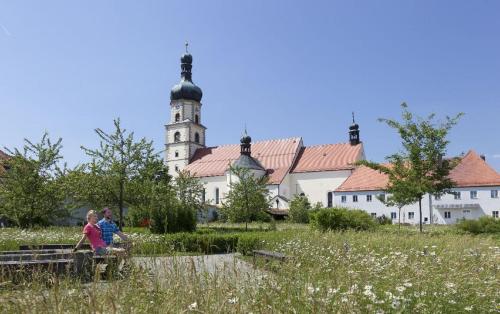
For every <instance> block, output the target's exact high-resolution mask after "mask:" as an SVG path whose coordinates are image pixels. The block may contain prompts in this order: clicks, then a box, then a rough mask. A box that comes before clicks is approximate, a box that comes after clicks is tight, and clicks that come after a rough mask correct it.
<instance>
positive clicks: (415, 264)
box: [0, 224, 500, 313]
mask: <svg viewBox="0 0 500 314" xmlns="http://www.w3.org/2000/svg"><path fill="white" fill-rule="evenodd" d="M242 227H243V228H244V225H231V226H229V225H224V224H213V225H211V226H209V227H205V226H200V228H199V232H200V234H204V233H206V234H213V233H215V234H220V233H225V234H228V233H229V234H231V229H233V230H235V231H234V234H238V235H239V234H242V233H243V232H242V231H241V228H242ZM266 228H267V225H260V226H259V224H252V225H251V230H252V231H250V232H247V233H245V235H252V234H253V235H255V236H256V237H257V238H258V240H257V242H258V244H259V247H261V248H265V249H268V250H273V251H278V252H283V253H285V254H286V255H288V256H291V257H292V259H290V261H289V262H287V263H284V264H279V263H275V264H274V267H271V269H270V270H268V271H264V272H263V275H260V276H257V277H256V278H246V279H245V280H235V278H237V277H238V276H239V274H237V273H235V274H232V275H231V276H222V275H221V274H211V275H208V274H200V273H194V272H191V273H182V272H178V271H172V270H170V271H166V272H165V277H164V278H154V277H153V278H152V277H150V276H145V275H144V273H143V272H141V271H139V270H137V271H136V272H133V273H132V275H131V276H130V277H129V278H126V279H123V280H119V281H115V282H111V283H107V284H101V283H93V284H86V285H84V284H81V283H78V282H75V281H72V280H61V281H54V282H53V284H50V285H47V284H46V283H38V282H31V283H27V284H26V285H21V286H16V287H13V286H12V285H9V284H8V283H1V284H0V312H94V311H95V312H141V313H146V312H148V313H149V312H152V313H165V312H168V313H179V312H193V313H195V312H204V313H219V312H225V313H249V312H253V313H281V312H286V313H290V312H292V313H293V312H297V313H336V312H341V313H350V312H355V313H356V312H370V313H377V312H379V313H382V312H385V313H393V312H407V313H414V312H416V313H467V312H470V313H487V312H498V311H499V310H500V289H499V287H500V279H499V278H500V276H499V271H500V239H499V237H498V236H484V235H483V236H472V235H467V234H459V233H457V232H455V231H454V229H453V228H450V227H429V226H427V228H426V232H425V233H424V234H419V233H418V232H417V230H418V229H416V228H414V227H403V229H402V230H401V231H398V228H397V226H383V227H381V228H380V229H379V230H377V231H374V232H353V231H348V232H327V233H319V232H316V231H311V230H310V229H308V228H307V226H303V225H293V224H278V231H265V230H266ZM126 231H127V230H126ZM79 232H80V230H79V229H75V228H50V229H48V230H43V231H41V230H40V231H20V230H17V229H0V247H1V248H2V249H4V248H5V247H10V246H13V245H14V243H18V242H23V243H26V242H29V241H40V242H43V241H54V243H55V242H58V241H59V242H68V241H69V240H72V239H75V241H76V238H77V237H78V235H79ZM128 232H129V233H130V234H132V235H133V237H134V239H136V240H137V239H140V241H146V242H147V241H150V240H151V241H152V240H154V241H162V240H164V238H161V237H163V236H157V235H151V234H149V233H148V232H147V231H146V230H135V229H134V230H128ZM73 233H76V234H75V235H73ZM158 237H160V238H158ZM16 241H17V242H16ZM141 243H142V242H141Z"/></svg>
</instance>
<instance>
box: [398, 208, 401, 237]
mask: <svg viewBox="0 0 500 314" xmlns="http://www.w3.org/2000/svg"><path fill="white" fill-rule="evenodd" d="M398 225H399V231H401V207H399V213H398Z"/></svg>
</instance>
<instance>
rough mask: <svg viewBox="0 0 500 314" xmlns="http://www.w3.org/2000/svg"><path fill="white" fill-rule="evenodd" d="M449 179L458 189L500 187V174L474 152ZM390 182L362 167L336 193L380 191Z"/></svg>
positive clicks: (382, 175)
mask: <svg viewBox="0 0 500 314" xmlns="http://www.w3.org/2000/svg"><path fill="white" fill-rule="evenodd" d="M449 177H450V178H451V179H452V180H453V182H455V184H456V186H457V187H479V186H500V174H498V173H497V172H496V171H495V170H494V169H493V168H491V167H490V166H489V165H488V164H487V163H486V162H485V161H484V160H483V159H482V158H481V157H480V156H479V155H478V154H477V153H476V152H474V151H473V150H470V151H469V152H468V153H467V154H466V155H465V156H464V157H462V158H461V160H460V162H459V163H458V165H457V166H455V168H453V169H452V170H451V171H450V176H449ZM388 182H389V179H388V177H387V176H386V175H385V174H383V173H380V172H379V171H377V170H373V169H371V168H368V167H365V166H360V167H358V168H357V169H356V170H354V172H353V173H352V174H351V176H349V178H347V179H346V180H345V181H344V182H343V183H342V184H341V185H340V186H339V187H338V188H337V189H336V190H335V191H336V192H349V191H378V190H383V189H384V188H385V187H386V186H387V183H388Z"/></svg>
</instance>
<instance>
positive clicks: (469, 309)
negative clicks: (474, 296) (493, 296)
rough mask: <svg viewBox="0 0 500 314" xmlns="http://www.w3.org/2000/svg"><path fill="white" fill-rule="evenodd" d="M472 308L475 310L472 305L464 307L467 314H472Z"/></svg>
mask: <svg viewBox="0 0 500 314" xmlns="http://www.w3.org/2000/svg"><path fill="white" fill-rule="evenodd" d="M472 308H473V306H472V305H471V306H466V307H464V310H466V311H467V312H470V311H472Z"/></svg>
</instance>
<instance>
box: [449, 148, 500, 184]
mask: <svg viewBox="0 0 500 314" xmlns="http://www.w3.org/2000/svg"><path fill="white" fill-rule="evenodd" d="M450 179H452V180H453V181H454V182H455V183H456V184H457V186H459V187H467V186H497V185H498V186H500V174H498V172H496V171H495V170H494V169H493V168H491V167H490V165H488V164H487V163H486V161H484V160H483V159H482V158H481V157H480V156H479V155H478V154H477V153H476V152H475V151H473V150H470V151H469V152H468V153H467V154H466V155H465V156H464V157H462V160H461V161H460V162H459V163H458V165H457V166H456V167H455V168H453V170H452V171H451V172H450Z"/></svg>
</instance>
